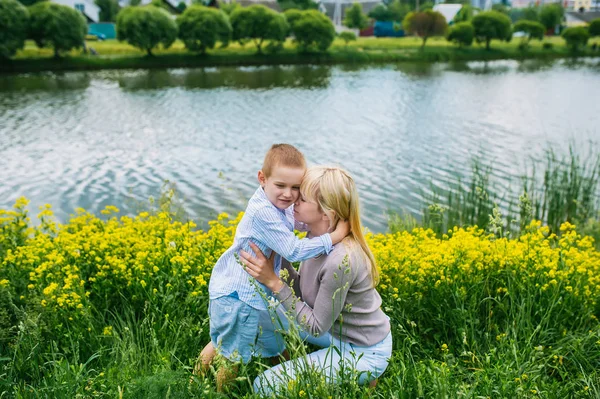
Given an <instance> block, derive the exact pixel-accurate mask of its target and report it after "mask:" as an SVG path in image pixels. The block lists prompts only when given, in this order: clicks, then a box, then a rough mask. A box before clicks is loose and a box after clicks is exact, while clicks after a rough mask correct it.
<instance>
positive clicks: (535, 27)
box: [513, 20, 546, 48]
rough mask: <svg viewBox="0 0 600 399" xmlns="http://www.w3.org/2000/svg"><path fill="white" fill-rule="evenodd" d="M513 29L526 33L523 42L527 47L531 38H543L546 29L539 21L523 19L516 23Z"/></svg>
mask: <svg viewBox="0 0 600 399" xmlns="http://www.w3.org/2000/svg"><path fill="white" fill-rule="evenodd" d="M513 31H514V32H523V33H525V36H523V40H522V42H521V44H524V47H525V48H527V45H528V44H529V42H530V41H531V39H537V40H543V39H544V32H545V31H546V29H545V28H544V25H542V24H540V23H539V22H534V21H528V20H521V21H518V22H517V23H516V24H515V26H514V28H513Z"/></svg>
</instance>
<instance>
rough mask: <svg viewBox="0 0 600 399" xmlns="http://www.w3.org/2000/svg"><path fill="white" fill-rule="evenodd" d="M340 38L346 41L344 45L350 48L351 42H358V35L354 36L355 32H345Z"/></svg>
mask: <svg viewBox="0 0 600 399" xmlns="http://www.w3.org/2000/svg"><path fill="white" fill-rule="evenodd" d="M339 36H340V39H342V40H343V41H344V43H345V44H346V47H348V43H349V42H352V41H356V35H355V34H354V32H350V31H344V32H342V33H340V35H339Z"/></svg>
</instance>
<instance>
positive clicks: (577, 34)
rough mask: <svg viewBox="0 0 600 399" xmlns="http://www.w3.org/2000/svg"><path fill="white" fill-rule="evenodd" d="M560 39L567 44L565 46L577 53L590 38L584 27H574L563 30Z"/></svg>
mask: <svg viewBox="0 0 600 399" xmlns="http://www.w3.org/2000/svg"><path fill="white" fill-rule="evenodd" d="M562 37H563V39H565V41H566V42H567V46H569V47H570V48H571V49H572V50H574V51H577V50H578V49H579V47H581V46H585V45H586V43H587V42H588V40H589V38H590V32H589V31H588V29H587V28H586V27H585V26H575V27H572V28H567V29H565V30H564V31H563V33H562Z"/></svg>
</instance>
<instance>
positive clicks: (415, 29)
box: [402, 10, 448, 49]
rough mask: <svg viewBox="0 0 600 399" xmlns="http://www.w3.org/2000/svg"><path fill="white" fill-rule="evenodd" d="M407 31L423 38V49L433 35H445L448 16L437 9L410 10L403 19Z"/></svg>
mask: <svg viewBox="0 0 600 399" xmlns="http://www.w3.org/2000/svg"><path fill="white" fill-rule="evenodd" d="M402 27H403V28H404V31H405V32H408V33H411V34H413V35H416V36H419V37H420V38H422V39H423V44H422V45H421V49H423V48H425V43H426V42H427V39H428V38H430V37H432V36H445V35H446V31H447V30H448V23H447V22H446V18H445V17H444V16H443V15H442V14H440V13H439V12H437V11H432V10H427V11H423V12H410V13H408V15H406V17H405V18H404V20H403V21H402Z"/></svg>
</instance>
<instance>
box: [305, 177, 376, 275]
mask: <svg viewBox="0 0 600 399" xmlns="http://www.w3.org/2000/svg"><path fill="white" fill-rule="evenodd" d="M300 192H301V193H302V196H303V197H304V198H305V199H306V200H307V201H310V202H315V203H317V204H318V205H319V208H320V209H321V210H322V211H323V212H324V213H325V214H326V215H327V216H329V218H330V227H333V226H335V225H336V224H337V222H338V221H339V220H340V219H343V220H348V221H349V223H350V234H349V235H348V236H347V237H346V238H345V239H344V243H345V244H350V245H351V246H353V247H354V248H356V246H357V245H358V247H359V248H357V249H358V253H359V254H360V257H361V258H362V260H363V261H364V262H365V263H366V264H367V265H369V266H370V270H369V272H370V275H371V279H372V282H373V287H375V286H377V284H378V283H379V272H378V271H377V264H376V263H375V257H374V256H373V253H372V252H371V249H370V248H369V246H368V245H367V241H366V239H365V236H364V234H363V226H362V223H361V222H360V206H359V201H358V191H357V189H356V184H355V183H354V179H352V176H350V174H349V173H348V172H347V171H345V170H344V169H342V168H339V167H335V166H313V167H310V168H308V170H307V171H306V174H305V175H304V180H303V181H302V185H301V186H300Z"/></svg>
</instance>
